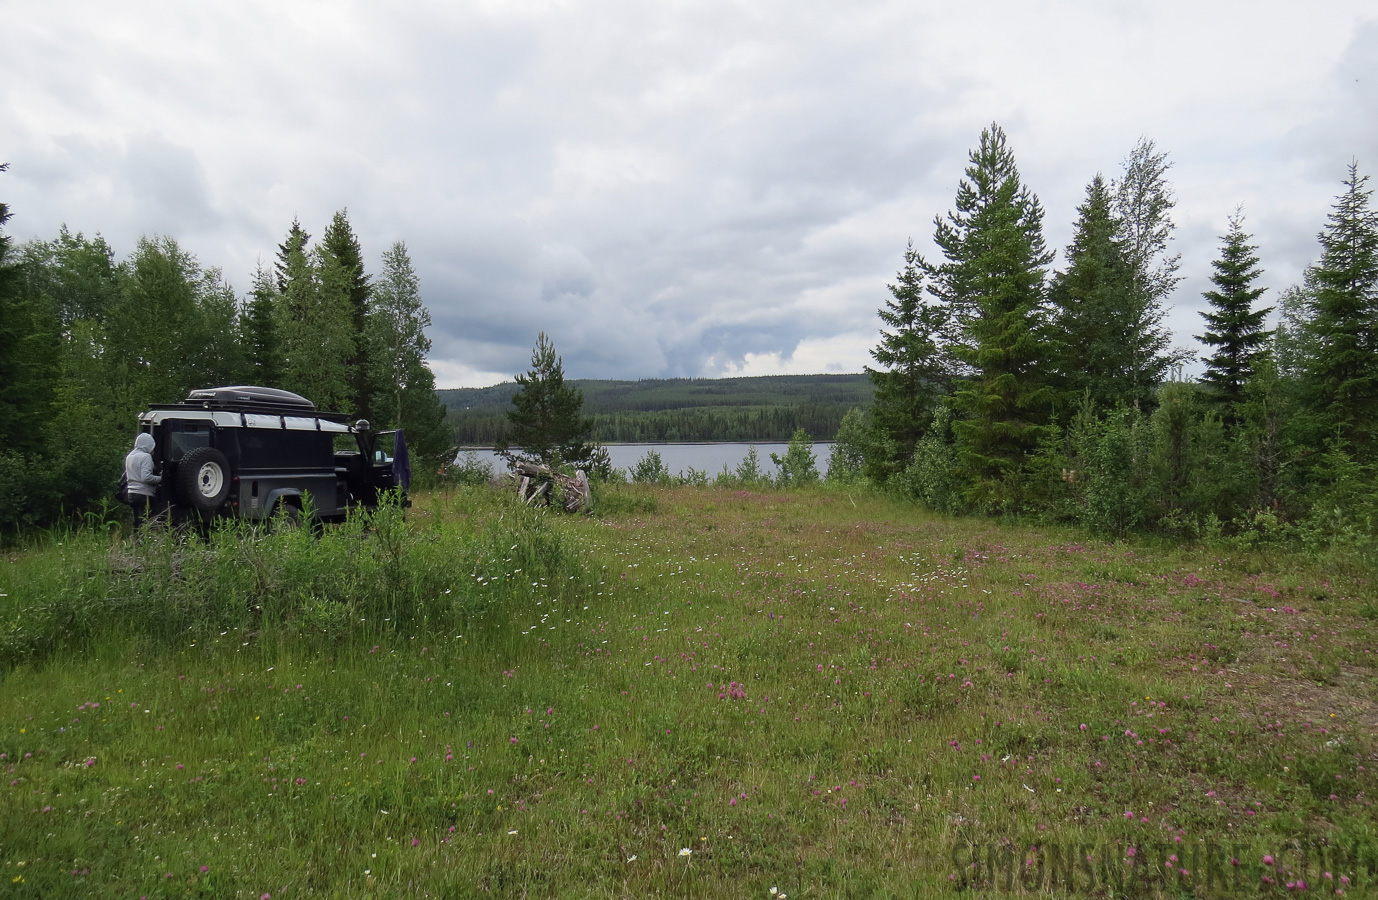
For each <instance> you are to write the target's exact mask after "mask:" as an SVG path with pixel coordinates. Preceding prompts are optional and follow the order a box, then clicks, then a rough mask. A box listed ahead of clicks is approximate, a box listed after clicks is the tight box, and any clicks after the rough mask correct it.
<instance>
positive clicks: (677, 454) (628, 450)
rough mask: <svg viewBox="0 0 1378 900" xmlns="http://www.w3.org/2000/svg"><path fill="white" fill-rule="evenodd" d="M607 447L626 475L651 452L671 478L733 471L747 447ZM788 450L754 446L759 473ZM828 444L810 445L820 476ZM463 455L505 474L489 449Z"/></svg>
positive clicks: (772, 470)
mask: <svg viewBox="0 0 1378 900" xmlns="http://www.w3.org/2000/svg"><path fill="white" fill-rule="evenodd" d="M604 446H605V447H607V448H608V455H609V456H611V457H612V464H613V465H614V466H615V467H617V468H619V469H622V470H623V471H625V472H628V473H630V472H631V470H632V468H633V467H634V466H636V464H637V463H638V462H640V461H641V460H642V459H643V458H645V456H646V454H647V453H649V452H650V451H652V450H654V451H655V452H656V453H659V454H660V459H661V462H663V463H664V464H665V468H666V469H667V470H669V471H670V473H671V474H674V475H682V474H683V473H684V472H685V470H687V469H690V468H694V469H697V470H699V471H700V472H707V473H708V477H709V478H712V477H713V476H715V475H717V474H718V473H719V472H721V471H722V468H723V466H727V468H728V469H731V470H735V469H736V468H737V464H738V463H740V462H741V461H742V460H743V459H745V458H746V453H747V449H748V448H749V447H751V444H749V443H746V444H738V443H716V444H605V445H604ZM788 449H789V444H788V443H782V444H765V443H763V444H756V454H757V456H758V457H759V458H760V466H761V471H762V472H767V473H769V474H770V475H772V476H773V475H774V474H775V472H776V468H775V465H774V463H772V462H771V461H770V454H772V453H775V454H777V455H779V456H784V455H785V451H786V450H788ZM832 449H833V442H832V441H817V442H815V443H814V445H813V455H814V465H815V466H817V467H818V472H819V474H821V475H826V474H827V469H828V454H830V453H831V452H832ZM466 453H473V454H474V455H475V456H476V457H478V459H479V461H480V462H486V463H490V464H491V465H492V466H493V471H494V472H499V473H500V472H503V471H506V468H507V463H506V462H505V461H504V460H503V459H502V457H500V456H498V455H497V454H496V453H494V452H493V450H492V448H489V447H484V448H479V449H473V450H461V451H459V457H458V458H457V459H456V461H458V460H459V459H462V458H463V457H464V455H465V454H466Z"/></svg>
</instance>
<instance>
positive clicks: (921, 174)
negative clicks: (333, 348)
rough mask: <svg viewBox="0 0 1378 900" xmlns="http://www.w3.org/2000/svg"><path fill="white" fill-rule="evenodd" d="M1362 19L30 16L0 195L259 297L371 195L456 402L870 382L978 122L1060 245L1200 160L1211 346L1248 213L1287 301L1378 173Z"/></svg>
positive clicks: (364, 13)
mask: <svg viewBox="0 0 1378 900" xmlns="http://www.w3.org/2000/svg"><path fill="white" fill-rule="evenodd" d="M920 6H921V5H920ZM1364 13H1365V7H1364V4H1362V3H1360V2H1357V0H1333V2H1328V3H1321V4H1319V5H1317V6H1315V7H1314V8H1313V10H1312V12H1311V13H1309V14H1308V15H1307V16H1306V17H1302V18H1300V19H1299V18H1298V17H1296V16H1295V14H1294V8H1293V7H1292V6H1291V5H1287V4H1257V5H1255V7H1254V8H1252V11H1251V15H1250V16H1249V17H1247V18H1245V19H1240V18H1239V17H1237V16H1233V15H1227V14H1226V13H1225V12H1224V11H1223V10H1216V9H1215V8H1213V7H1202V6H1201V5H1200V4H1189V3H1186V2H1184V0H1172V2H1167V3H1163V4H1157V5H1154V6H1153V7H1152V8H1151V9H1150V8H1149V7H1142V8H1136V9H1134V10H1129V9H1128V8H1121V7H1119V6H1113V5H1107V4H1102V3H1094V2H1091V0H1060V2H1054V3H1051V4H1040V5H1037V6H1034V5H1029V4H1019V3H1014V2H1009V3H1005V4H997V5H996V6H994V7H989V8H984V7H983V12H982V14H981V15H980V17H979V21H978V17H977V16H976V15H975V14H974V13H973V12H971V11H969V10H965V9H961V8H952V9H942V10H938V9H933V10H925V9H921V8H917V7H916V5H915V4H911V3H903V2H899V0H893V2H892V0H878V2H872V3H867V4H864V5H862V6H855V5H849V6H846V7H839V6H836V5H835V4H822V3H808V2H805V3H799V2H793V3H789V4H786V3H784V2H783V0H765V2H759V3H752V4H735V3H729V2H719V0H710V2H706V3H698V4H689V5H684V6H671V5H665V4H638V3H631V2H625V0H601V2H593V0H590V2H576V3H566V2H558V0H549V2H543V0H532V2H496V0H491V2H490V0H482V2H480V0H474V2H467V3H462V4H448V3H439V2H436V3H429V4H428V3H421V4H408V5H406V8H405V9H401V10H395V11H394V10H391V9H388V10H385V9H383V8H382V7H378V6H376V5H374V4H366V3H362V2H345V3H337V4H328V5H322V4H309V3H291V4H269V3H266V2H257V3H245V4H241V5H238V6H236V7H234V8H225V9H223V10H222V9H214V8H208V7H201V6H195V5H191V6H183V7H173V8H167V7H165V6H161V5H159V6H157V7H154V6H153V5H152V4H145V3H140V2H134V3H130V4H122V5H121V7H120V8H119V9H118V10H117V9H114V8H112V7H110V6H109V5H108V4H97V3H95V2H94V0H87V2H82V3H78V4H77V5H76V7H75V8H72V9H62V10H59V9H57V8H56V5H54V4H45V3H40V2H38V0H17V2H16V3H12V4H10V5H9V6H8V7H7V13H6V23H7V27H9V28H10V29H11V31H12V39H11V40H10V41H9V42H8V45H9V48H10V50H9V52H7V54H6V56H5V57H4V58H3V59H0V134H3V135H5V136H6V138H7V140H8V146H7V147H6V148H4V149H3V150H0V153H3V154H4V155H5V156H6V158H7V159H8V160H9V161H10V162H11V163H13V169H12V171H11V173H9V174H8V175H7V176H5V178H4V180H3V182H0V188H3V190H4V191H5V196H6V199H7V200H8V201H9V202H11V203H12V205H13V208H14V209H15V212H16V213H17V216H16V218H15V219H14V220H13V222H12V223H11V225H12V227H13V228H14V230H15V232H16V233H17V234H18V235H19V236H20V237H25V236H30V235H32V236H40V237H47V236H50V235H51V234H52V233H53V232H55V231H56V228H57V226H58V225H59V224H60V223H62V222H67V223H69V224H70V225H71V226H72V227H74V228H79V229H83V230H86V231H88V232H90V231H96V230H100V231H102V232H104V233H105V234H106V235H107V237H109V238H110V239H111V241H112V243H113V244H114V246H115V247H116V249H117V251H121V252H127V250H128V249H129V248H130V247H132V245H133V242H134V241H135V240H136V239H137V237H138V236H139V235H140V234H142V233H151V232H157V233H164V234H171V235H174V236H177V237H178V238H179V239H181V240H183V242H184V243H185V244H187V246H188V248H189V249H191V250H193V251H194V252H196V253H197V254H198V256H199V257H200V258H201V259H202V260H203V261H204V262H206V263H207V264H216V265H220V266H222V267H223V268H224V269H225V270H226V272H227V273H228V274H229V276H230V278H231V280H232V281H234V282H235V283H237V284H239V285H241V286H243V285H246V284H247V281H248V273H249V272H250V271H251V270H252V268H253V265H254V261H255V259H256V258H258V257H262V258H264V259H267V258H270V257H271V256H272V254H273V252H274V251H275V249H276V246H277V243H278V242H279V241H280V240H281V239H282V235H283V234H284V233H285V231H286V228H287V226H288V224H289V223H290V222H291V220H292V218H293V216H299V217H300V218H301V220H302V222H303V223H304V224H305V225H306V227H307V228H308V230H310V231H312V232H313V233H315V234H317V235H319V233H320V231H321V230H322V229H323V228H324V225H325V223H326V222H328V221H329V217H330V215H331V214H332V213H333V212H334V211H335V210H336V209H339V208H342V207H348V208H349V212H350V217H351V221H352V222H353V223H354V225H355V227H356V229H357V230H358V231H359V234H360V238H361V241H362V243H363V245H364V248H365V252H366V253H367V254H369V256H370V257H373V258H376V257H377V256H378V255H379V254H381V252H382V250H383V249H384V248H386V247H387V246H388V245H389V244H390V242H391V241H393V240H395V239H398V238H403V239H405V240H406V241H407V242H408V246H409V247H410V249H411V253H412V257H413V261H414V262H415V264H416V267H417V270H418V272H419V274H420V276H421V278H422V288H423V292H424V295H425V297H426V299H427V302H428V305H429V306H430V308H431V312H432V317H433V320H434V327H433V329H432V338H433V341H434V350H433V354H432V362H433V365H434V367H435V368H436V371H437V373H438V377H439V379H440V381H441V383H442V384H460V383H469V384H476V383H486V382H488V381H491V380H494V379H496V378H498V377H510V376H511V375H512V374H514V373H516V372H518V371H521V370H523V369H524V368H525V367H526V365H527V361H528V358H529V355H530V349H531V346H532V344H533V343H534V341H535V336H536V333H537V332H538V331H542V330H543V331H546V332H547V333H549V334H550V335H551V336H552V338H553V339H554V341H555V343H556V346H557V348H558V349H559V351H560V352H561V354H562V355H563V357H564V359H565V366H566V371H567V372H568V373H569V374H570V375H571V376H574V377H647V376H661V375H714V374H722V373H726V372H741V371H746V372H753V373H755V372H774V371H802V370H808V371H839V370H841V371H857V370H859V369H860V367H861V366H862V365H863V364H864V363H865V362H866V361H867V356H866V350H867V348H868V347H869V346H871V345H872V344H874V338H875V334H876V330H877V328H878V324H879V323H878V320H877V319H876V318H875V310H876V308H877V307H878V306H879V305H880V303H881V302H882V300H883V299H884V297H885V290H884V285H885V283H886V282H887V281H888V280H890V279H891V278H892V277H893V274H894V271H895V269H896V268H897V267H898V265H899V262H900V257H901V253H902V251H903V248H904V243H905V240H906V238H908V237H910V236H912V237H913V238H914V239H915V242H916V244H917V245H919V246H920V248H921V249H922V250H923V251H924V252H927V253H930V254H931V253H932V248H931V246H930V244H929V234H930V233H931V230H932V225H931V223H932V219H933V217H934V216H935V215H937V214H939V213H942V212H944V211H946V210H947V209H948V208H949V207H950V205H951V202H952V197H953V193H954V190H955V187H956V184H957V180H958V178H959V177H960V176H961V172H962V168H963V166H964V165H965V162H966V153H967V150H968V148H969V147H970V146H971V145H972V144H973V143H974V142H975V140H976V137H977V134H978V133H979V131H980V129H981V128H982V127H983V126H984V125H986V124H988V123H989V122H990V121H991V120H993V119H994V120H998V121H1000V122H1001V123H1002V125H1004V126H1005V128H1006V130H1007V132H1009V134H1010V137H1011V140H1012V143H1013V146H1014V149H1015V152H1016V154H1017V156H1018V159H1019V161H1020V165H1021V169H1022V171H1023V174H1024V176H1025V179H1026V180H1027V181H1028V182H1029V184H1030V185H1031V186H1032V187H1033V188H1034V190H1036V191H1037V192H1038V193H1039V194H1040V196H1041V197H1042V199H1043V201H1044V204H1045V206H1046V207H1047V210H1048V218H1047V222H1046V225H1047V230H1048V239H1049V243H1050V245H1051V246H1054V247H1059V248H1060V247H1061V246H1063V245H1065V244H1066V242H1067V240H1068V239H1069V238H1070V232H1071V221H1072V219H1073V217H1074V215H1075V206H1076V204H1077V203H1078V202H1079V201H1080V199H1081V193H1082V189H1083V187H1084V185H1085V183H1086V181H1087V180H1089V178H1090V177H1091V175H1093V174H1094V173H1095V172H1096V171H1102V172H1104V173H1106V174H1107V175H1113V174H1114V172H1115V170H1116V169H1117V168H1118V164H1119V162H1120V160H1121V159H1122V158H1123V156H1124V155H1125V153H1127V152H1128V150H1129V149H1130V147H1131V146H1132V145H1133V143H1134V141H1135V140H1136V139H1137V137H1138V136H1139V135H1140V134H1149V135H1152V136H1154V137H1155V138H1156V139H1157V140H1158V143H1159V145H1160V146H1161V147H1162V148H1164V149H1167V150H1169V151H1170V152H1171V153H1172V157H1173V159H1174V160H1175V162H1176V166H1175V168H1174V170H1173V176H1174V180H1175V182H1176V185H1177V189H1178V194H1179V198H1180V205H1179V208H1178V214H1179V215H1178V219H1179V221H1180V223H1181V229H1180V230H1179V233H1178V238H1177V242H1176V243H1177V246H1178V248H1179V249H1180V250H1181V252H1182V256H1183V273H1184V275H1186V279H1185V281H1184V283H1183V285H1182V288H1181V290H1179V292H1178V295H1177V297H1176V298H1175V299H1176V303H1177V305H1176V307H1175V308H1174V310H1173V311H1172V314H1171V316H1170V319H1169V321H1170V322H1171V324H1172V325H1173V327H1174V328H1175V329H1176V330H1177V331H1178V332H1179V335H1180V338H1179V342H1181V343H1189V342H1190V335H1191V334H1193V333H1194V332H1195V331H1196V330H1199V324H1198V323H1199V321H1200V318H1199V316H1198V315H1197V312H1198V311H1199V309H1200V305H1201V301H1200V297H1199V295H1200V291H1201V290H1203V289H1204V288H1205V287H1206V281H1205V279H1206V278H1207V276H1208V275H1209V268H1210V260H1211V259H1212V258H1213V256H1214V254H1215V252H1216V250H1217V248H1218V240H1217V235H1219V234H1220V233H1221V231H1223V229H1224V227H1225V219H1226V217H1227V216H1228V214H1229V213H1230V212H1231V211H1232V210H1233V209H1234V207H1235V205H1236V204H1238V203H1240V202H1243V203H1245V205H1246V211H1247V213H1248V215H1249V223H1250V225H1251V227H1253V228H1254V229H1255V233H1256V234H1257V235H1258V242H1259V244H1260V247H1261V251H1262V253H1263V256H1264V264H1265V266H1267V268H1268V270H1269V275H1268V278H1269V283H1270V286H1273V287H1274V288H1280V287H1281V286H1284V285H1285V284H1286V283H1289V282H1290V280H1295V278H1296V277H1297V276H1298V274H1299V272H1300V271H1301V268H1302V267H1304V266H1305V265H1306V263H1307V262H1309V261H1310V260H1309V258H1310V256H1311V255H1313V254H1314V236H1315V232H1316V231H1317V230H1318V229H1319V227H1320V225H1321V224H1322V222H1323V220H1324V216H1325V213H1326V211H1327V210H1328V208H1329V204H1330V201H1331V198H1332V197H1333V195H1334V194H1335V192H1336V191H1337V190H1338V184H1339V178H1340V177H1341V176H1342V175H1343V166H1344V163H1345V162H1347V160H1348V159H1349V157H1350V156H1351V155H1357V156H1359V157H1360V159H1361V160H1363V159H1365V158H1366V157H1378V154H1376V153H1374V152H1373V151H1374V150H1375V149H1378V134H1375V128H1378V126H1375V124H1374V123H1375V122H1378V116H1375V115H1374V112H1375V110H1374V103H1375V100H1374V98H1375V96H1378V91H1374V90H1373V89H1372V81H1373V76H1374V75H1375V74H1378V73H1375V63H1374V62H1373V60H1375V59H1378V52H1375V51H1378V24H1375V22H1373V21H1368V22H1364V21H1363V20H1361V19H1360V18H1359V17H1360V16H1362V15H1363V14H1364ZM1275 293H1276V291H1275Z"/></svg>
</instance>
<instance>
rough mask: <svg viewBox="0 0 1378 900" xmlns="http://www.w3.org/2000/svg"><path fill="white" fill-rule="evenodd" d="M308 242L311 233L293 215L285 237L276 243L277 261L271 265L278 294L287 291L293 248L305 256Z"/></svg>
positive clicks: (290, 277)
mask: <svg viewBox="0 0 1378 900" xmlns="http://www.w3.org/2000/svg"><path fill="white" fill-rule="evenodd" d="M310 243H311V235H309V234H307V233H306V229H304V228H302V227H301V220H300V219H298V218H297V217H296V216H293V217H292V227H291V228H289V229H287V237H285V238H283V241H282V243H281V244H278V255H277V262H276V263H274V265H273V273H274V275H276V276H277V286H278V293H279V294H286V293H287V285H288V284H289V283H290V282H291V280H292V252H293V251H294V250H295V251H296V252H298V253H301V254H302V256H303V258H305V255H306V252H307V250H306V248H307V245H308V244H310Z"/></svg>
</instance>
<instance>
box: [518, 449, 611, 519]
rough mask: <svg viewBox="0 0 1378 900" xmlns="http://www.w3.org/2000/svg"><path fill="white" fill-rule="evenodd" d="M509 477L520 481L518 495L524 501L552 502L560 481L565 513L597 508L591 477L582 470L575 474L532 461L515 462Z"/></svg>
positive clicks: (547, 503) (529, 502)
mask: <svg viewBox="0 0 1378 900" xmlns="http://www.w3.org/2000/svg"><path fill="white" fill-rule="evenodd" d="M507 475H508V477H509V478H511V479H512V480H513V481H516V482H517V496H518V497H520V498H521V500H522V502H523V503H528V504H535V503H545V504H546V505H547V506H549V505H550V502H551V495H552V494H554V493H555V491H554V488H553V485H556V484H558V485H559V486H560V489H561V491H562V492H563V494H564V507H565V512H578V511H579V510H581V509H582V510H591V509H592V508H593V495H592V494H590V493H589V477H588V476H587V475H585V474H584V470H583V469H580V470H578V471H577V472H575V473H574V477H572V478H571V477H570V476H568V475H565V474H564V473H562V472H556V471H555V470H554V469H552V468H550V467H549V466H538V465H535V464H534V463H528V462H520V461H518V462H514V463H512V470H511V471H510V472H508V473H507Z"/></svg>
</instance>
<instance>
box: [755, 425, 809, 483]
mask: <svg viewBox="0 0 1378 900" xmlns="http://www.w3.org/2000/svg"><path fill="white" fill-rule="evenodd" d="M752 449H753V450H754V449H755V447H753V448H752ZM770 461H771V462H773V463H775V466H776V468H777V469H779V472H778V474H776V476H775V483H776V484H778V485H780V486H781V487H799V486H802V485H806V484H817V483H818V467H817V466H816V465H815V462H816V457H815V456H814V455H813V439H812V438H810V437H809V435H808V432H806V431H804V429H802V428H800V429H799V430H798V431H796V432H795V433H794V437H792V438H790V441H789V447H788V448H786V450H785V455H784V456H780V455H779V454H777V453H772V454H770Z"/></svg>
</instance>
